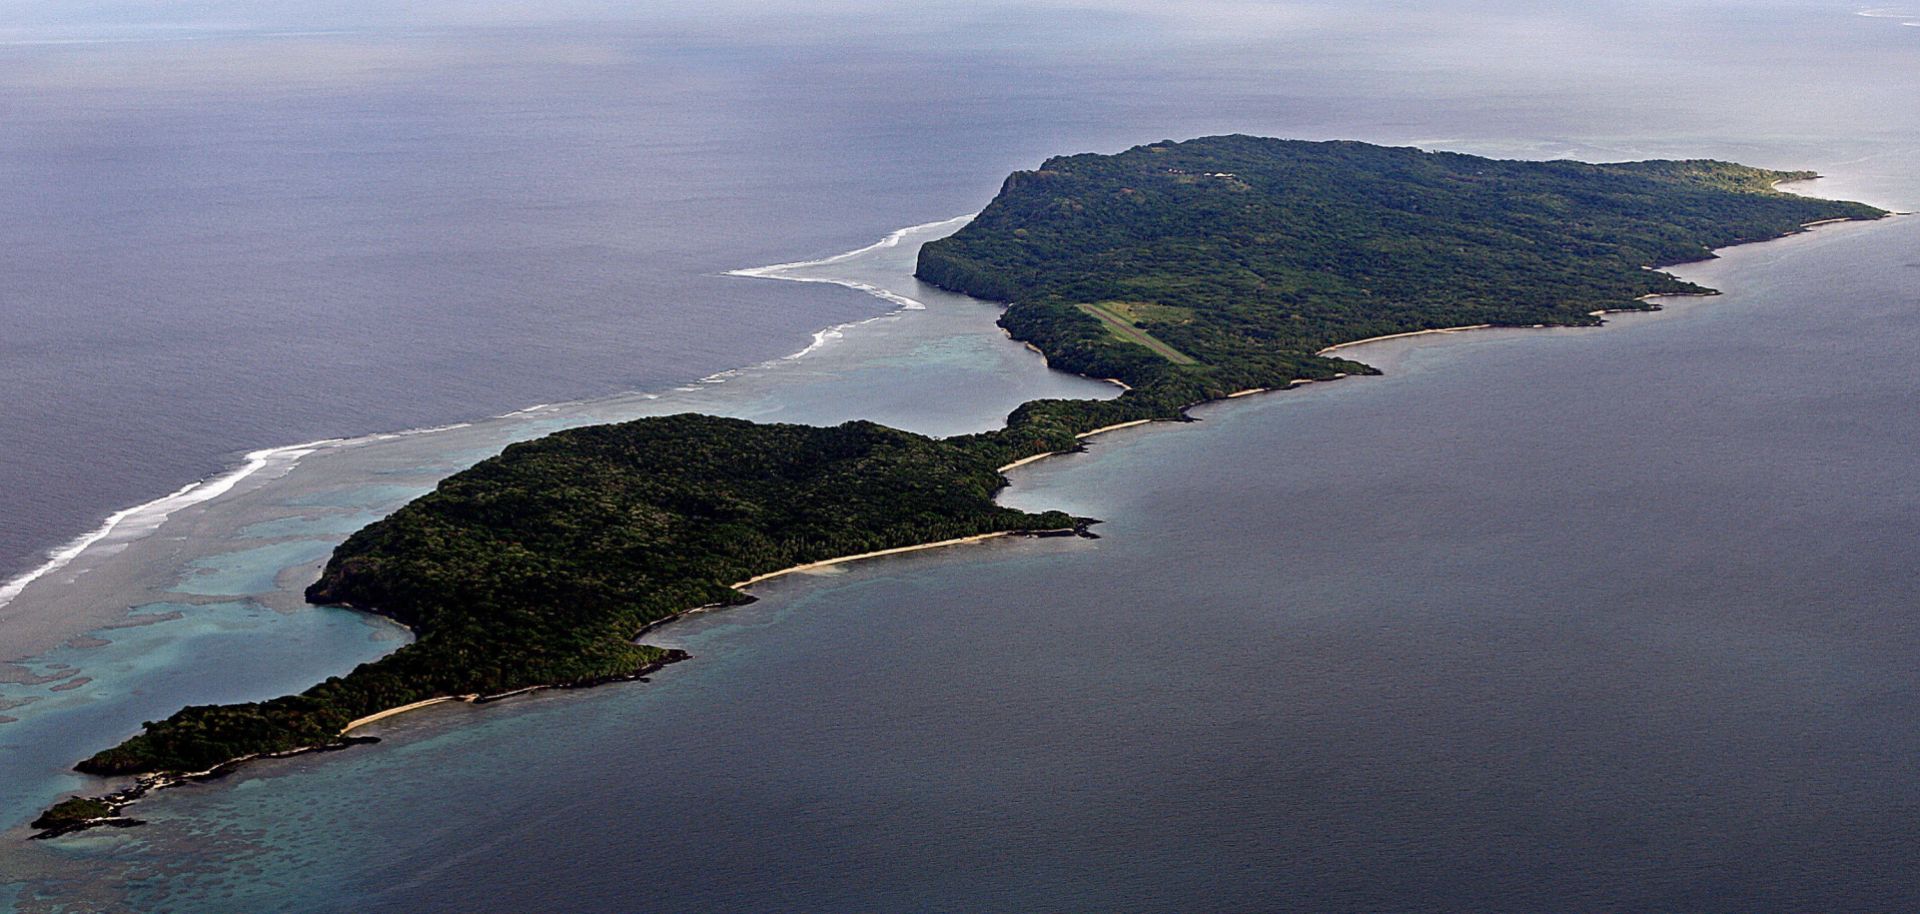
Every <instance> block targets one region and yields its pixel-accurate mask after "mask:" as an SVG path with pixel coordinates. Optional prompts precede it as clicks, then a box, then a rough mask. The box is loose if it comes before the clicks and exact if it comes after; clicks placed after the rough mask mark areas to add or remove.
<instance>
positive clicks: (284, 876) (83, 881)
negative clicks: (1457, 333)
mask: <svg viewBox="0 0 1920 914" xmlns="http://www.w3.org/2000/svg"><path fill="white" fill-rule="evenodd" d="M1917 231H1920V222H1900V223H1892V224H1886V225H1881V226H1870V227H1847V228H1842V229H1838V230H1832V231H1829V232H1823V233H1819V234H1817V235H1814V236H1810V237H1807V238H1802V239H1796V240H1793V241H1789V242H1784V243H1781V244H1777V245H1772V246H1765V247H1758V248H1750V249H1743V250H1741V251H1736V252H1733V253H1732V254H1730V255H1729V256H1728V257H1727V258H1726V259H1724V260H1723V261H1721V262H1718V263H1715V264H1712V265H1709V266H1706V267H1701V268H1697V270H1696V271H1695V272H1693V273H1690V274H1689V275H1690V276H1696V275H1697V276H1698V277H1699V278H1700V279H1701V280H1702V281H1705V282H1709V283H1710V284H1713V285H1717V286H1721V287H1723V288H1725V289H1727V290H1728V292H1729V294H1728V295H1726V296H1723V297H1721V298H1717V299H1713V300H1710V301H1702V302H1694V303H1687V304H1684V305H1683V306H1681V307H1678V308H1676V309H1675V310H1674V311H1672V312H1669V313H1666V314H1662V315H1654V316H1642V317H1626V318H1621V319H1619V320H1617V321H1616V322H1615V325H1614V326H1611V327H1609V328H1605V329H1601V330H1592V331H1540V332H1535V331H1506V332H1493V333H1486V334H1479V335H1473V336H1463V337H1454V338H1450V339H1448V340H1445V341H1431V340H1414V341H1408V342H1403V343H1393V344H1383V345H1382V346H1378V347H1374V348H1371V349H1368V350H1365V353H1366V355H1367V357H1368V358H1369V359H1370V360H1372V361H1375V362H1377V363H1379V364H1382V365H1386V366H1388V367H1389V368H1390V369H1391V373H1390V374H1389V375H1387V376H1385V377H1380V378H1364V379H1350V380H1348V381H1342V382H1338V383H1334V384H1326V385H1315V386H1313V387H1310V388H1307V389H1304V390H1300V391H1295V392H1290V393H1281V394H1273V395H1267V396H1262V397H1257V398H1250V399H1245V400H1239V401H1235V402H1233V403H1230V404H1219V405H1215V406H1209V407H1207V408H1205V409H1203V410H1200V411H1199V417H1200V418H1201V419H1202V421H1201V422H1199V423H1195V424H1188V425H1175V426H1153V427H1148V428H1146V429H1138V430H1129V431H1123V432H1119V433H1115V434H1112V435H1109V436H1103V437H1101V438H1098V439H1095V440H1094V441H1093V442H1092V443H1091V448H1092V450H1091V453H1089V454H1086V455H1078V456H1070V457H1063V458H1057V459H1054V460H1049V461H1043V462H1041V463H1039V464H1036V465H1034V466H1032V467H1029V468H1026V469H1023V470H1021V471H1018V472H1017V473H1016V474H1014V480H1015V485H1014V488H1013V489H1012V490H1010V491H1009V493H1008V496H1007V498H1006V500H1007V501H1008V502H1010V503H1013V504H1017V505H1020V506H1023V507H1040V506H1046V507H1063V508H1066V509H1068V510H1072V511H1075V512H1080V513H1085V514H1090V515H1093V516H1096V517H1100V518H1103V519H1104V520H1105V523H1103V524H1102V525H1101V526H1100V527H1099V528H1097V529H1098V530H1099V531H1100V532H1101V534H1102V538H1101V539H1098V540H1042V541H996V542H992V543H987V544H980V545H976V546H969V547H962V548H957V549H953V550H946V551H940V552H931V553H922V554H916V555H913V556H909V557H903V558H898V559H890V560H884V561H877V562H868V563H862V564H858V565H854V566H849V567H845V568H843V569H840V570H838V571H836V572H834V573H830V574H822V575H813V576H795V577H792V578H788V579H783V580H782V581H780V582H777V583H775V584H772V585H768V586H765V587H763V588H762V589H760V590H759V591H758V592H759V594H760V596H761V597H762V599H761V601H760V602H758V603H755V604H753V605H751V606H747V607H743V608H739V609H735V610H729V611H725V612H719V613H711V614H704V615H700V616H695V617H691V618H689V619H687V620H683V621H682V622H678V623H675V624H674V625H671V626H668V627H666V628H663V629H660V630H657V631H656V633H655V634H654V636H653V637H652V640H654V641H656V642H658V643H664V644H672V645H676V646H681V647H684V648H686V649H688V650H690V651H691V652H692V653H693V654H694V655H695V657H694V659H693V660H691V661H688V662H686V663H683V664H679V665H676V666H674V667H670V668H668V669H667V670H665V671H663V672H661V673H660V674H658V675H657V676H655V677H654V681H652V682H650V683H645V684H631V685H622V686H615V687H608V688H604V689H595V690H589V691H585V692H578V693H567V694H556V695H540V696H530V697H527V698H524V699H516V700H513V701H509V702H506V703H502V704H500V705H494V706H483V707H469V706H461V705H454V706H440V707H436V708H433V709H428V710H425V711H422V712H418V713H416V714H412V715H408V716H406V717H402V718H398V719H396V720H394V721H392V722H391V723H390V724H386V725H383V726H382V727H381V729H380V731H379V732H381V733H382V735H383V736H384V737H385V738H386V741H385V742H383V743H382V744H381V745H380V746H377V747H373V748H371V749H364V750H354V751H349V752H345V753H340V754H336V755H331V756H315V757H306V758H300V759H292V760H286V761H280V762H273V763H266V764H261V765H256V766H252V767H250V768H248V769H247V770H246V771H244V772H243V773H242V774H240V775H237V776H235V777H234V778H230V779H228V780H227V781H225V782H223V783H220V784H214V785H201V786H195V787H192V788H187V789H182V790H175V791H169V792H167V793H166V794H163V795H161V796H160V797H158V798H156V799H154V800H152V801H150V802H148V803H145V804H142V806H141V815H142V816H143V817H146V818H148V819H149V820H150V821H151V822H152V823H153V824H152V825H150V826H149V827H147V828H144V829H138V830H133V831H128V832H111V833H97V834H93V835H89V836H87V837H84V838H82V839H80V840H76V841H66V842H60V843H58V844H57V845H56V846H54V847H51V848H48V849H46V854H47V855H48V858H47V859H45V860H43V861H42V865H43V866H44V867H45V870H44V872H46V873H47V874H49V876H48V877H47V879H45V880H43V881H42V882H40V883H39V884H38V886H37V888H38V889H40V890H46V891H50V892H54V893H55V894H56V895H58V894H61V893H71V895H72V897H81V896H88V897H109V898H122V899H124V900H125V903H127V904H129V905H131V906H133V907H134V908H136V909H139V910H143V911H144V910H153V911H164V910H179V911H189V910H207V909H233V910H250V909H256V908H259V907H261V906H270V907H273V908H275V909H279V910H290V911H346V910H355V911H413V910H422V909H453V910H499V911H517V910H539V909H552V908H556V907H565V908H568V909H578V910H608V911H612V910H626V909H630V908H632V907H634V906H635V905H637V904H642V903H644V904H646V905H648V906H650V907H657V908H659V909H663V910H675V911H739V910H837V911H898V910H945V909H969V910H972V909H992V910H1046V909H1057V908H1071V909H1088V908H1091V909H1100V910H1125V911H1171V910H1265V909H1271V908H1274V907H1282V908H1287V909H1312V910H1542V909H1563V908H1575V909H1591V910H1651V909H1662V910H1723V909H1724V910H1812V909H1821V910H1859V909H1869V908H1894V909H1898V908H1904V907H1908V906H1911V905H1912V904H1914V903H1920V897H1916V896H1913V895H1912V894H1911V893H1912V886H1911V883H1910V880H1909V879H1908V878H1907V876H1908V874H1909V873H1910V872H1911V871H1912V868H1913V867H1914V866H1915V865H1916V864H1920V859H1916V858H1915V856H1914V853H1913V851H1914V848H1916V847H1920V841H1916V838H1917V837H1920V835H1916V833H1915V831H1914V826H1913V824H1912V823H1913V819H1912V817H1910V816H1906V815H1904V814H1902V813H1900V812H1899V811H1900V810H1904V809H1907V808H1910V807H1912V806H1913V805H1915V804H1917V803H1920V794H1916V793H1915V790H1916V788H1915V786H1914V784H1915V782H1914V781H1913V779H1912V778H1911V777H1910V768H1911V761H1910V760H1911V759H1913V758H1915V757H1920V744H1916V743H1915V741H1914V738H1913V734H1914V733H1915V732H1916V731H1915V730H1914V728H1912V727H1910V726H1908V725H1907V723H1908V722H1910V721H1912V720H1914V719H1920V706H1916V704H1915V699H1914V696H1913V694H1912V692H1911V690H1910V689H1908V688H1907V683H1908V679H1909V674H1910V671H1911V669H1912V668H1913V667H1914V665H1915V663H1916V662H1920V656H1916V654H1915V651H1916V645H1920V617H1915V616H1914V615H1913V613H1912V607H1913V606H1914V605H1916V600H1917V599H1920V591H1916V590H1915V588H1914V580H1915V579H1914V577H1913V576H1912V574H1911V568H1912V567H1913V562H1914V559H1915V558H1916V557H1920V556H1916V554H1915V551H1914V549H1915V547H1914V544H1915V543H1920V520H1916V518H1920V498H1916V494H1915V490H1914V489H1913V488H1912V487H1911V486H1909V485H1906V484H1905V483H1904V482H1903V480H1906V479H1909V478H1912V476H1913V474H1914V473H1915V472H1916V471H1917V470H1920V466H1915V464H1914V460H1915V459H1916V458H1915V456H1914V454H1913V453H1912V451H1911V449H1910V448H1909V447H1907V444H1908V442H1910V441H1912V440H1914V436H1915V435H1916V433H1920V429H1917V428H1915V427H1913V425H1912V423H1913V421H1914V417H1913V415H1912V413H1911V412H1910V411H1903V410H1899V409H1895V408H1893V405H1894V404H1898V403H1903V402H1907V401H1909V400H1910V398H1912V397H1913V396H1916V395H1920V389H1916V388H1915V384H1916V379H1915V377H1914V376H1913V375H1912V373H1911V372H1910V371H1909V370H1908V366H1910V365H1911V364H1912V360H1911V358H1909V356H1913V355H1920V319H1917V318H1916V315H1920V294H1916V293H1917V291H1920V290H1916V287H1915V286H1913V285H1911V284H1912V283H1914V282H1916V277H1915V276H1913V275H1912V273H1911V271H1905V272H1903V270H1904V268H1903V267H1902V266H1901V265H1902V264H1904V263H1905V262H1906V259H1907V258H1910V257H1911V253H1910V252H1911V251H1912V250H1914V249H1915V248H1914V246H1913V242H1914V239H1915V237H1916V232H1917ZM1835 359H1839V360H1841V361H1842V362H1844V363H1845V364H1847V365H1849V366H1851V370H1848V371H1844V372H1835V371H1830V370H1826V369H1827V367H1828V366H1830V365H1831V364H1833V362H1834V360H1835ZM1815 406H1817V408H1810V407H1815ZM1438 468H1444V469H1445V472H1436V470H1437V469H1438ZM370 846H378V847H380V848H381V852H380V853H378V854H368V853H366V852H365V849H366V848H367V847H370ZM63 880H72V881H71V882H64V881H63ZM342 886H350V887H352V888H351V891H350V892H348V893H347V894H346V895H343V894H342V893H341V887H342ZM56 887H57V888H56ZM1276 899H1279V900H1280V902H1279V903H1277V904H1276V902H1275V900H1276ZM27 909H28V910H32V909H34V906H33V905H28V907H27Z"/></svg>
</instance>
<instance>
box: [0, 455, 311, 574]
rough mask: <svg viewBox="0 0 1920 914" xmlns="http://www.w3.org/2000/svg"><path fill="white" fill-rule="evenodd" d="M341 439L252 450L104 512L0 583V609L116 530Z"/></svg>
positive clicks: (132, 528) (145, 522) (144, 525)
mask: <svg viewBox="0 0 1920 914" xmlns="http://www.w3.org/2000/svg"><path fill="white" fill-rule="evenodd" d="M345 440H346V439H342V438H323V439H321V440H319V441H309V442H307V443H305V444H290V445H285V446H283V447H271V448H265V449H262V450H258V451H253V452H251V453H249V454H247V456H246V460H245V462H243V463H242V464H241V465H240V466H239V467H237V468H235V469H233V470H230V471H228V472H226V473H223V474H220V475H218V476H213V477H209V478H207V479H203V480H200V481H199V482H192V483H188V484H186V485H184V486H181V487H180V488H178V489H176V490H174V491H173V493H172V494H169V495H165V496H162V497H160V498H156V499H154V500H152V501H149V502H146V503H144V504H138V505H134V506H133V507H131V508H123V509H121V510H119V511H115V512H113V513H112V514H109V515H107V519H106V520H105V521H103V522H101V524H100V526H98V527H95V528H93V529H92V530H91V531H89V532H87V533H84V534H81V535H80V536H78V537H75V538H74V539H73V540H72V541H71V542H68V543H67V544H66V545H65V546H61V547H60V548H58V549H55V550H53V551H52V552H51V553H48V555H47V560H46V561H45V562H44V563H42V564H41V565H40V567H38V568H35V569H33V570H32V571H29V572H27V573H25V574H22V575H20V576H19V577H16V578H14V579H13V580H11V581H8V582H7V583H6V584H4V585H0V608H4V607H5V606H7V604H9V603H12V602H13V600H14V598H15V597H18V596H19V595H20V594H21V593H22V592H23V591H25V590H26V589H27V586H28V585H30V584H32V583H33V582H35V581H37V580H39V579H41V578H44V577H46V576H47V575H50V574H52V573H54V572H56V571H59V570H60V569H62V568H65V567H66V566H67V565H69V564H71V563H72V562H73V560H74V559H76V558H79V557H80V555H81V553H84V552H86V551H87V550H88V549H89V548H91V547H92V546H93V545H94V544H95V543H98V542H100V541H101V540H104V539H106V538H107V537H108V536H111V535H113V533H114V532H116V531H120V532H137V533H142V534H144V533H149V532H152V530H153V529H154V528H155V527H158V526H160V524H161V523H162V522H163V521H165V520H166V519H167V517H168V516H170V515H172V514H173V513H174V512H175V511H178V510H180V509H181V508H185V507H188V506H190V505H197V504H199V503H201V502H204V501H209V500H211V499H214V498H218V497H220V496H221V495H225V494H226V493H227V492H229V491H231V490H232V489H233V487H234V486H236V485H239V484H240V481H241V480H243V479H246V478H247V477H249V476H252V475H253V474H255V473H258V472H260V471H261V470H264V469H266V468H267V467H268V466H269V465H270V464H272V463H274V462H275V461H276V460H280V459H285V460H286V462H287V465H288V466H289V467H291V466H292V465H293V464H295V463H298V462H299V460H300V458H302V457H305V456H307V455H308V454H311V453H313V452H314V451H317V450H320V449H321V448H324V447H331V446H334V445H338V444H341V443H342V442H344V441H345Z"/></svg>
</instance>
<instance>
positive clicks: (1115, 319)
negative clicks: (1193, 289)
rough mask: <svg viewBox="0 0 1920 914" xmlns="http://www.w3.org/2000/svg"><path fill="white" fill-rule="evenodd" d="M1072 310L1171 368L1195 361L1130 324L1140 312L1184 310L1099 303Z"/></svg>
mask: <svg viewBox="0 0 1920 914" xmlns="http://www.w3.org/2000/svg"><path fill="white" fill-rule="evenodd" d="M1076 307H1078V308H1079V309H1080V310H1082V311H1085V312H1087V313H1088V314H1091V315H1093V316H1094V317H1097V318H1099V319H1100V323H1102V324H1105V325H1106V327H1107V332H1109V333H1111V334H1113V335H1114V336H1116V337H1119V338H1120V339H1122V340H1125V341H1126V342H1129V343H1139V344H1140V345H1142V346H1145V347H1147V348H1148V349H1151V350H1153V351H1154V352H1155V353H1156V354H1158V355H1159V356H1160V357H1161V358H1163V359H1166V360H1167V361H1169V362H1172V363H1173V364H1175V365H1193V364H1197V362H1198V360H1196V359H1195V358H1194V357H1192V356H1190V355H1187V354H1186V353H1184V352H1181V351H1180V350H1178V349H1175V348H1173V347H1172V346H1169V345H1167V344H1166V343H1163V342H1161V341H1159V340H1157V339H1155V338H1154V336H1153V334H1151V333H1148V332H1146V331H1145V330H1142V329H1140V328H1139V327H1136V326H1134V325H1133V322H1134V321H1135V320H1138V319H1139V316H1136V315H1138V314H1139V312H1142V311H1143V310H1146V309H1163V310H1167V311H1185V310H1186V309H1184V308H1166V307H1165V306H1160V305H1138V304H1133V303H1129V302H1101V303H1099V304H1089V303H1087V302H1081V303H1079V304H1078V305H1077V306H1076ZM1142 316H1144V315H1142ZM1156 316H1157V315H1156Z"/></svg>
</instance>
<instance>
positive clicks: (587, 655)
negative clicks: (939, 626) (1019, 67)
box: [79, 414, 1080, 774]
mask: <svg viewBox="0 0 1920 914" xmlns="http://www.w3.org/2000/svg"><path fill="white" fill-rule="evenodd" d="M995 466H996V464H994V463H992V462H991V457H990V456H988V455H987V454H985V453H984V452H981V451H978V450H969V449H967V448H964V447H961V446H958V445H956V444H953V443H948V442H943V441H939V440H936V439H933V438H928V437H925V436H922V435H915V434H912V433H909V432H903V431H898V430H895V429H891V428H887V427H885V426H881V425H875V424H873V423H871V422H850V423H847V424H845V425H840V426H836V427H833V428H815V427H811V426H803V425H763V424H756V423H753V422H747V421H744V420H739V419H720V418H714V417H711V416H699V415H692V414H686V415H678V416H666V417H661V418H653V419H641V420H637V421H633V422H626V423H622V424H618V425H603V426H593V427H589V428H580V429H573V430H570V431H564V432H559V433H556V434H553V435H550V436H548V437H546V438H542V439H539V440H537V441H531V442H526V443H523V444H516V445H513V446H512V447H509V448H507V449H506V451H505V452H503V453H502V454H501V455H500V456H498V457H494V458H492V459H490V460H487V461H485V462H483V463H480V464H478V465H476V466H474V467H472V468H471V469H468V470H466V471H464V472H461V473H458V474H456V475H454V476H452V477H449V478H448V479H447V480H446V481H444V482H442V483H441V484H440V486H439V487H438V488H437V489H436V490H435V491H434V492H432V493H431V494H428V495H426V496H423V497H422V498H420V499H418V500H416V501H414V502H412V503H410V504H408V505H406V506H405V507H403V508H401V509H400V510H399V511H396V512H394V514H392V515H391V516H389V517H387V518H386V519H384V520H382V521H380V522H378V523H375V524H373V525H371V526H369V527H367V528H366V529H364V530H361V531H360V532H358V533H356V534H354V535H353V536H352V537H350V538H349V539H348V540H347V541H346V542H345V543H343V544H341V546H340V547H339V549H338V550H336V551H335V553H334V555H333V558H332V559H331V560H330V561H329V562H328V564H327V567H326V570H325V572H324V573H323V574H322V576H321V579H320V580H319V581H318V582H317V583H315V584H314V585H313V586H312V587H311V588H309V589H308V592H307V595H308V598H309V599H311V600H313V601H315V602H319V603H340V604H346V605H349V606H355V607H360V608H363V609H366V610H368V611H371V612H377V613H380V614H382V615H385V616H389V617H392V618H393V619H395V620H397V621H399V622H401V623H403V624H405V625H407V626H408V627H409V628H411V629H413V631H414V633H415V635H416V636H417V640H415V641H414V642H413V643H412V644H409V645H407V646H406V647H403V648H401V649H400V650H398V651H395V652H394V653H392V654H389V655H388V656H386V657H383V658H381V659H379V660H377V661H374V662H372V663H367V664H362V665H361V666H360V667H359V668H358V669H355V670H354V671H353V672H351V673H349V674H347V675H346V676H341V677H335V678H333V679H329V680H327V681H326V682H323V683H321V684H319V685H317V686H314V687H313V688H311V689H309V690H307V691H306V692H303V693H301V694H299V695H294V696H288V697H285V698H277V699H274V700H272V701H266V702H259V703H252V704H239V705H219V706H214V705H208V706H196V707H190V708H187V709H185V710H183V711H180V712H179V713H177V714H175V715H173V716H172V717H170V718H168V719H166V720H164V721H159V722H156V723H149V724H147V725H146V730H145V732H143V733H142V734H140V735H139V736H135V737H134V738H132V739H130V740H128V741H127V742H126V743H124V744H122V745H120V746H118V747H115V748H113V749H108V750H106V751H104V752H101V753H99V754H98V755H95V756H93V757H92V758H89V759H87V760H86V761H84V762H82V763H80V766H79V768H80V770H82V771H87V772H92V773H96V774H129V773H144V772H160V771H201V770H205V769H208V768H211V767H214V766H215V765H218V764H220V763H222V762H225V761H228V760H230V759H234V758H237V757H240V756H244V755H254V754H261V753H270V752H284V751H287V750H291V749H296V748H301V747H307V746H317V745H324V744H327V743H329V742H332V741H334V740H335V739H337V738H338V736H339V734H340V732H341V730H342V728H344V727H345V726H346V725H347V723H348V722H349V721H352V720H354V719H356V718H359V717H363V716H366V715H370V714H373V713H375V712H377V711H380V710H382V709H384V708H391V707H396V706H399V705H404V704H409V703H412V702H415V701H420V700H423V699H427V698H433V697H437V696H444V695H496V694H499V693H502V692H510V691H513V690H515V689H522V688H527V687H530V686H541V685H557V684H558V685H577V684H588V683H595V682H604V681H609V680H614V679H622V678H629V677H632V676H635V675H638V674H639V673H641V672H643V671H646V670H648V669H650V668H652V667H653V666H656V665H658V664H659V663H661V662H662V661H664V660H667V659H669V657H668V652H666V651H664V650H661V649H659V648H654V647H648V646H646V645H641V644H636V643H634V639H635V637H636V635H638V633H639V632H640V630H641V629H642V628H644V627H645V626H646V625H647V624H648V623H650V622H655V621H658V620H660V619H664V618H666V617H668V616H671V615H674V614H676V613H679V612H683V611H685V610H687V609H690V608H693V607H696V606H702V605H709V604H723V603H732V602H739V601H742V600H744V599H746V598H745V596H744V595H743V594H741V593H740V591H738V590H735V589H733V587H732V586H730V585H732V584H734V583H736V582H739V581H743V580H746V579H747V578H750V577H753V576H754V575H757V574H763V573H766V572H769V571H775V570H778V569H781V568H786V567H790V566H793V565H798V564H804V563H807V562H814V561H819V560H821V559H827V558H833V557H836V556H842V555H849V554H857V553H862V552H872V551H877V550H882V549H890V548H895V547H899V546H910V545H915V544H919V543H926V542H936V541H939V540H946V539H955V538H959V537H964V536H972V535H976V534H981V533H992V532H1000V531H1028V532H1038V531H1059V530H1071V529H1074V528H1076V527H1078V526H1079V525H1080V521H1078V520H1076V519H1075V518H1072V517H1069V516H1067V515H1065V514H1060V513H1058V512H1054V513H1049V514H1028V513H1025V512H1022V511H1016V510H1013V509H1011V508H1003V507H1001V506H999V505H996V504H994V501H993V495H994V493H995V492H996V491H998V490H999V488H1000V487H1001V485H1003V480H1002V479H1001V477H1000V474H999V473H998V472H996V470H995Z"/></svg>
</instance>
